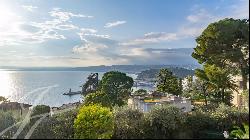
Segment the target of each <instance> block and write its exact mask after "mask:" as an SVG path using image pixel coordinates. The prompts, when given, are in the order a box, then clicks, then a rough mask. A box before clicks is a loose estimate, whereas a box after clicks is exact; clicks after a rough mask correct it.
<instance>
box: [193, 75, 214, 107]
mask: <svg viewBox="0 0 250 140" xmlns="http://www.w3.org/2000/svg"><path fill="white" fill-rule="evenodd" d="M209 88H210V84H209V82H208V81H205V80H204V79H201V78H197V79H196V80H195V82H194V83H193V91H192V92H193V93H195V94H199V95H201V96H202V97H203V98H204V100H205V105H206V106H207V102H208V98H209V95H210V94H209V93H210V89H209Z"/></svg>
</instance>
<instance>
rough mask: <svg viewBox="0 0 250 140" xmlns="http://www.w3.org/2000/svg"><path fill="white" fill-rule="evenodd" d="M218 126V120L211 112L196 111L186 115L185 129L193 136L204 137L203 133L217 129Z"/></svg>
mask: <svg viewBox="0 0 250 140" xmlns="http://www.w3.org/2000/svg"><path fill="white" fill-rule="evenodd" d="M216 126H217V124H216V120H215V119H213V118H212V117H211V115H210V114H209V113H204V112H199V111H196V112H192V114H187V116H186V120H185V129H186V131H187V132H188V133H189V135H190V136H191V137H192V138H204V137H203V136H202V135H203V134H202V133H203V132H204V131H211V130H215V129H216Z"/></svg>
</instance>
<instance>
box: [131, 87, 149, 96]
mask: <svg viewBox="0 0 250 140" xmlns="http://www.w3.org/2000/svg"><path fill="white" fill-rule="evenodd" d="M147 94H148V93H147V90H145V89H138V90H137V91H135V92H134V95H136V96H144V95H147Z"/></svg>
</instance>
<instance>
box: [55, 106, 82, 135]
mask: <svg viewBox="0 0 250 140" xmlns="http://www.w3.org/2000/svg"><path fill="white" fill-rule="evenodd" d="M77 111H78V110H76V109H75V110H71V111H67V112H64V113H60V114H58V115H55V116H53V117H54V118H55V119H56V121H57V123H56V124H55V125H54V126H53V128H52V130H53V132H54V133H55V137H56V139H72V138H74V120H75V119H76V117H77Z"/></svg>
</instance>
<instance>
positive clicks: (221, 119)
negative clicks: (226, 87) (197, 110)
mask: <svg viewBox="0 0 250 140" xmlns="http://www.w3.org/2000/svg"><path fill="white" fill-rule="evenodd" d="M211 115H212V117H213V118H215V120H216V121H217V123H216V124H217V126H218V130H219V131H222V132H223V131H224V130H226V131H227V130H231V129H232V128H233V126H234V125H236V126H239V125H241V124H242V123H247V124H248V123H249V112H247V111H245V110H238V109H237V108H235V107H229V106H227V105H225V104H220V105H219V107H218V108H217V109H216V110H215V111H214V112H213V113H212V114H211Z"/></svg>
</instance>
